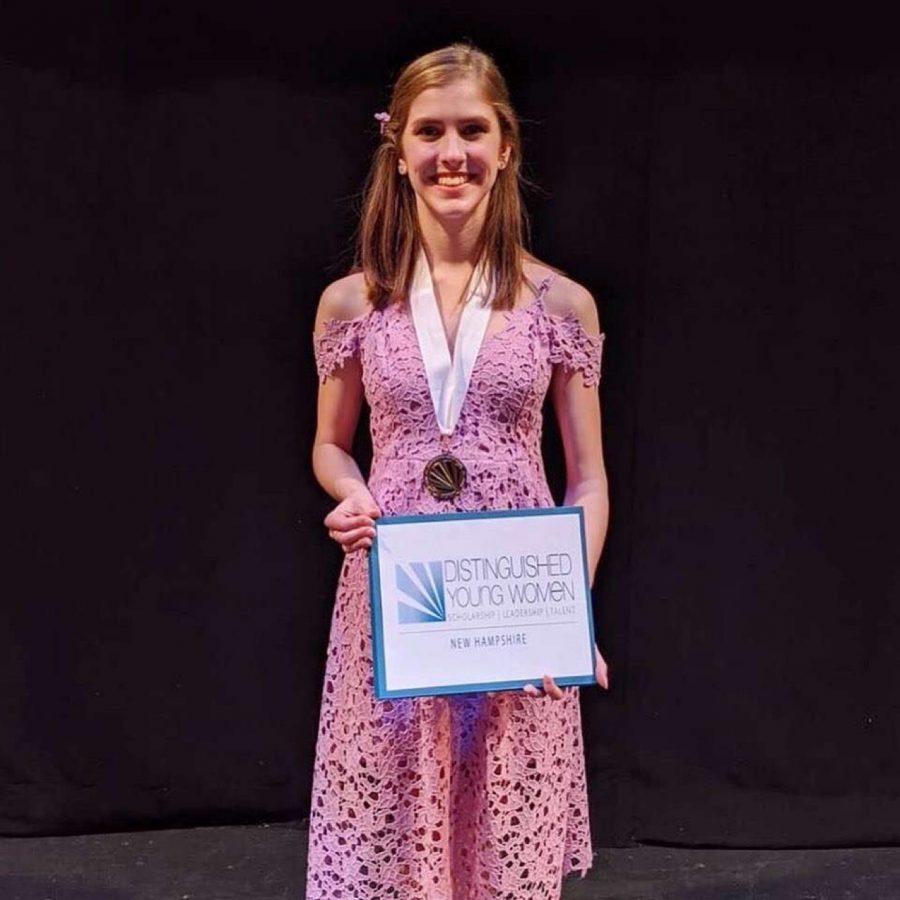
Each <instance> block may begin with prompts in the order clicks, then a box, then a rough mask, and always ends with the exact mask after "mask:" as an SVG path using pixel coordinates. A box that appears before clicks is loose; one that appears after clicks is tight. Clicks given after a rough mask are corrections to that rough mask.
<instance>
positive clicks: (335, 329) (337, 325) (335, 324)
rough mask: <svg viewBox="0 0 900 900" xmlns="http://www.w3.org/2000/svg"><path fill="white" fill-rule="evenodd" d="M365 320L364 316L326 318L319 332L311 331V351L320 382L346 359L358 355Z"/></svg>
mask: <svg viewBox="0 0 900 900" xmlns="http://www.w3.org/2000/svg"><path fill="white" fill-rule="evenodd" d="M365 321H366V316H360V317H358V318H356V319H328V320H327V321H326V322H325V323H324V326H323V328H322V331H321V332H320V333H318V334H316V333H313V351H314V353H315V356H316V371H317V372H318V375H319V381H320V382H321V381H325V379H326V378H328V376H329V375H333V374H334V373H335V372H336V371H337V370H338V369H340V368H341V366H343V365H344V363H345V362H346V361H347V360H348V359H350V358H351V357H354V356H358V355H359V343H360V338H361V336H362V332H363V327H364V324H365Z"/></svg>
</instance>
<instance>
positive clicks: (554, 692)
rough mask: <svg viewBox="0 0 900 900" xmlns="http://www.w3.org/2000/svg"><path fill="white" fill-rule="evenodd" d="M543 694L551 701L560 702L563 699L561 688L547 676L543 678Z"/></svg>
mask: <svg viewBox="0 0 900 900" xmlns="http://www.w3.org/2000/svg"><path fill="white" fill-rule="evenodd" d="M544 692H545V693H546V694H547V696H548V697H550V698H551V699H552V700H562V698H563V691H562V688H561V687H560V686H559V685H558V684H557V683H556V682H555V681H554V680H553V679H552V678H551V677H550V676H549V675H545V676H544Z"/></svg>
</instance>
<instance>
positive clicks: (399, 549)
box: [369, 506, 595, 700]
mask: <svg viewBox="0 0 900 900" xmlns="http://www.w3.org/2000/svg"><path fill="white" fill-rule="evenodd" d="M375 532H376V533H375V540H374V542H373V545H372V549H371V551H370V553H369V586H370V592H369V595H370V597H371V605H372V645H373V651H374V659H375V696H376V697H377V698H378V699H380V700H384V699H388V698H392V697H417V696H428V695H437V694H466V693H475V692H479V691H502V690H516V689H521V688H522V687H523V686H524V685H526V684H538V686H540V681H541V677H542V676H543V675H544V674H545V673H546V674H547V675H551V676H552V677H553V678H554V680H555V681H556V683H557V684H559V685H561V686H565V685H573V684H593V683H594V662H595V660H594V622H593V614H592V612H591V591H590V580H589V577H588V569H587V554H586V551H585V538H584V512H583V510H582V509H581V507H580V506H575V507H551V508H547V509H514V510H498V511H490V512H473V513H446V514H441V515H422V516H385V517H384V518H381V519H377V520H376V523H375Z"/></svg>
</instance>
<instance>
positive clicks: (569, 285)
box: [544, 269, 600, 334]
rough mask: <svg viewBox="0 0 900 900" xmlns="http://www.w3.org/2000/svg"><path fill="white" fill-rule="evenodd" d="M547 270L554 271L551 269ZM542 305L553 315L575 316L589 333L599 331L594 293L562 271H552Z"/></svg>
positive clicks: (598, 318) (598, 317)
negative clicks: (551, 277)
mask: <svg viewBox="0 0 900 900" xmlns="http://www.w3.org/2000/svg"><path fill="white" fill-rule="evenodd" d="M548 271H549V272H554V270H552V269H551V270H548ZM544 306H545V308H546V310H547V312H548V313H550V314H551V315H554V316H571V315H574V316H576V317H577V318H578V320H579V321H580V322H581V324H582V325H583V326H584V327H585V329H586V330H587V331H588V332H589V333H590V334H598V333H599V332H600V316H599V314H598V312H597V303H596V301H595V300H594V295H593V294H592V293H591V292H590V291H589V290H588V289H587V288H586V287H585V286H584V285H582V284H579V282H577V281H575V279H573V278H569V277H568V275H563V273H562V272H554V274H553V279H552V281H551V282H550V287H549V288H547V293H546V294H545V295H544Z"/></svg>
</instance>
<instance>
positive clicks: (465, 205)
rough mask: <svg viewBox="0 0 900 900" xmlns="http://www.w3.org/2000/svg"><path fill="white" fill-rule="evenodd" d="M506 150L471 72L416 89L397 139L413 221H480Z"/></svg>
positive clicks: (506, 147)
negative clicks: (411, 199)
mask: <svg viewBox="0 0 900 900" xmlns="http://www.w3.org/2000/svg"><path fill="white" fill-rule="evenodd" d="M509 153H510V147H509V146H508V145H505V144H504V141H503V136H502V134H501V131H500V121H499V119H498V118H497V114H496V112H495V111H494V108H493V107H492V106H491V105H490V104H489V103H488V102H487V101H486V100H485V98H484V96H483V94H482V92H481V89H480V88H479V86H478V83H477V82H476V81H475V80H474V79H473V78H460V79H457V80H456V81H452V82H451V83H450V84H447V85H445V86H443V87H431V88H426V89H425V90H424V91H422V92H421V93H420V94H418V96H417V97H416V98H415V100H413V102H412V105H411V106H410V109H409V116H408V118H407V121H406V127H405V128H404V130H403V134H402V137H401V140H400V159H399V169H400V172H401V174H403V173H404V172H405V177H407V178H409V183H410V186H411V187H412V189H413V191H415V194H416V207H417V210H418V215H419V221H420V222H422V220H423V218H431V219H434V220H437V221H438V222H442V223H444V224H445V225H448V226H452V225H453V224H454V223H455V224H460V223H461V222H466V221H469V220H470V219H471V218H472V217H473V216H475V217H476V219H477V221H480V222H483V221H484V216H485V214H486V213H487V204H488V199H489V197H490V193H491V188H492V187H493V186H494V182H495V181H496V180H497V175H498V172H499V170H500V169H501V168H503V167H505V166H506V164H507V163H508V161H509Z"/></svg>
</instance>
